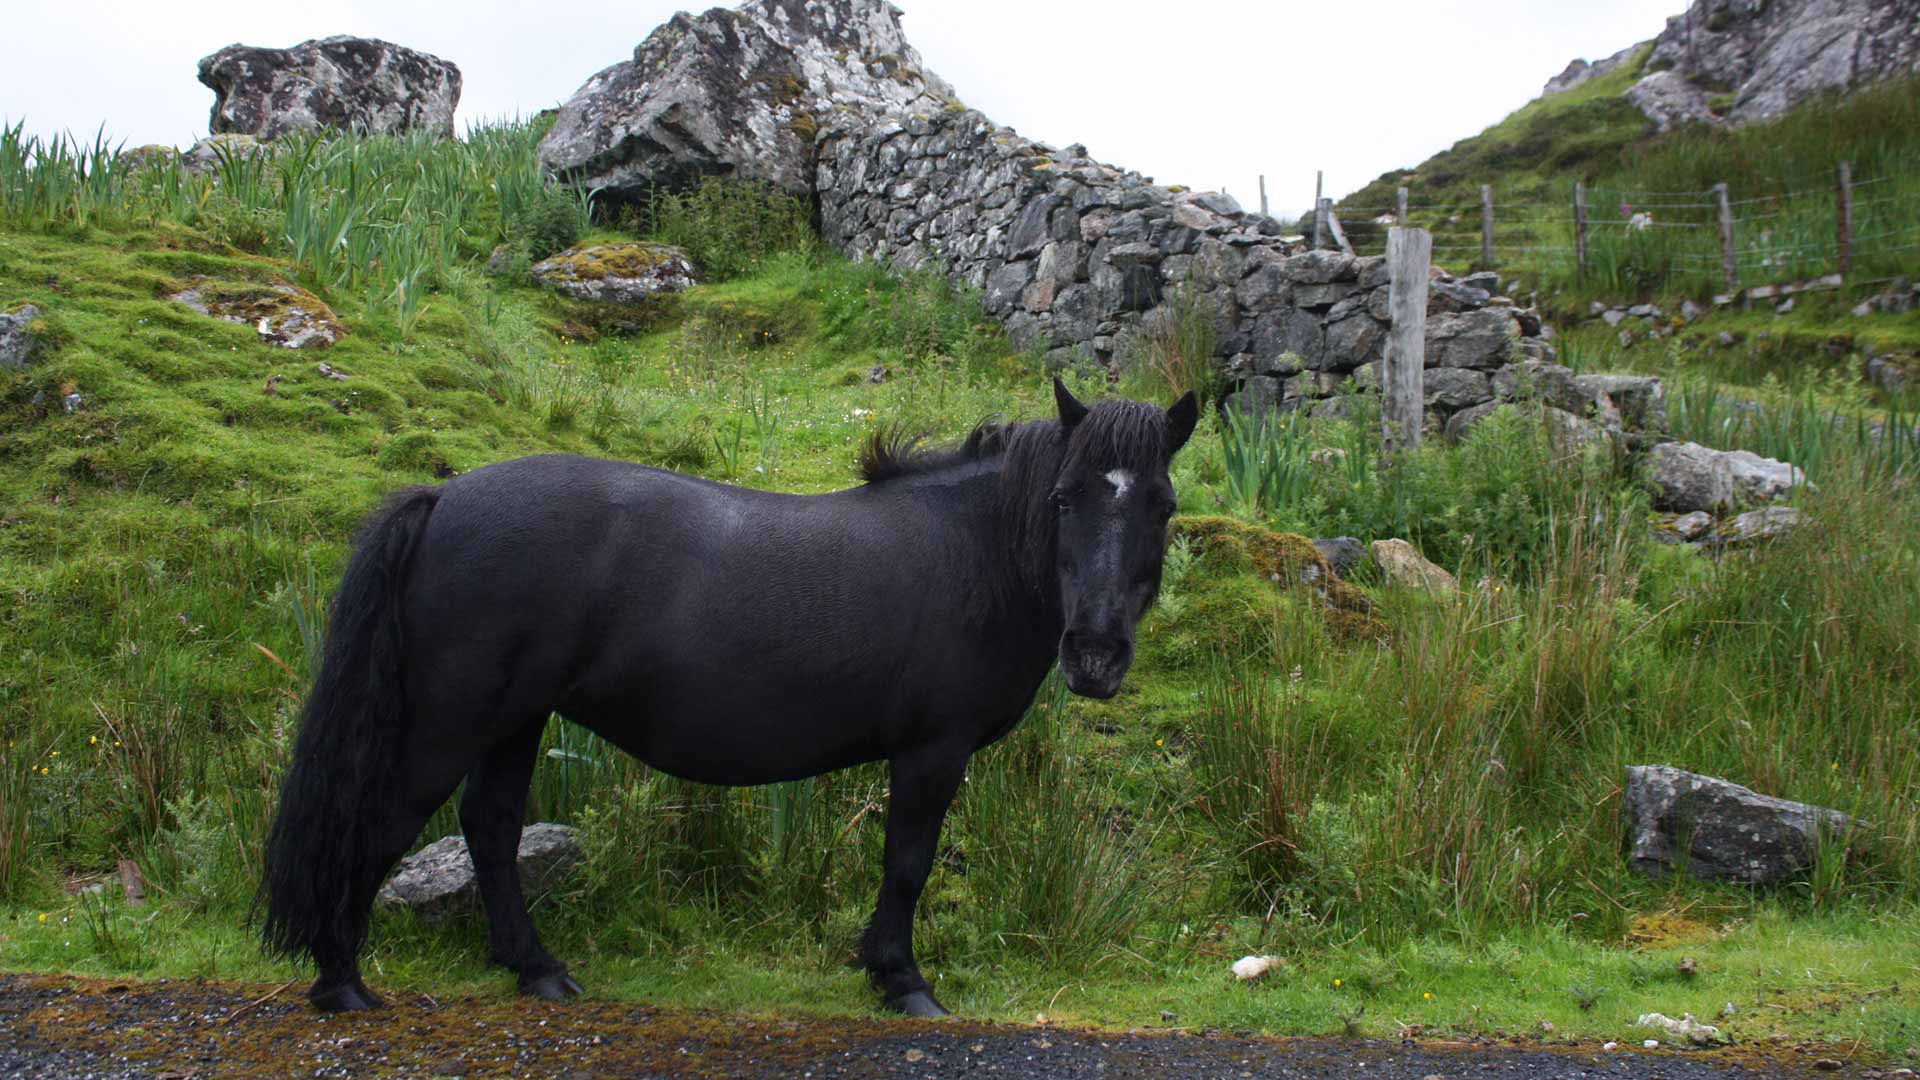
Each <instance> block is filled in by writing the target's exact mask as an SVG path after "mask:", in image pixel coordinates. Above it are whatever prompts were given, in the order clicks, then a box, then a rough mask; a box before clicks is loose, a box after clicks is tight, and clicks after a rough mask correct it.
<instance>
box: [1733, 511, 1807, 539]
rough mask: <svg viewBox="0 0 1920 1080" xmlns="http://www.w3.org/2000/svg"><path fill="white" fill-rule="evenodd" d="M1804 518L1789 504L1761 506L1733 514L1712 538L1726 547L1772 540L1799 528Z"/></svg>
mask: <svg viewBox="0 0 1920 1080" xmlns="http://www.w3.org/2000/svg"><path fill="white" fill-rule="evenodd" d="M1806 519H1807V517H1806V514H1804V513H1802V512H1801V511H1799V510H1797V509H1795V508H1793V507H1791V506H1763V507H1761V508H1760V509H1758V510H1749V511H1747V512H1746V513H1744V514H1736V515H1734V517H1733V518H1732V519H1731V520H1729V521H1728V522H1727V523H1726V524H1725V525H1724V526H1722V527H1721V530H1720V532H1719V534H1718V535H1717V536H1715V537H1714V539H1715V541H1716V542H1717V543H1719V544H1720V545H1722V546H1726V547H1732V546H1735V545H1738V544H1751V543H1756V542H1758V541H1761V540H1772V539H1775V538H1777V537H1782V536H1785V535H1787V534H1788V533H1790V532H1792V531H1793V530H1795V529H1797V528H1799V527H1800V526H1801V525H1802V524H1804V523H1805V522H1806Z"/></svg>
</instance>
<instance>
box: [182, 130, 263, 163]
mask: <svg viewBox="0 0 1920 1080" xmlns="http://www.w3.org/2000/svg"><path fill="white" fill-rule="evenodd" d="M272 152H273V146H272V144H271V143H263V142H261V141H260V140H259V139H256V138H254V137H253V136H251V135H243V134H239V133H237V132H228V133H226V134H220V135H209V136H207V137H206V138H204V139H201V140H199V141H198V142H196V143H194V144H193V145H192V146H191V147H189V148H188V149H187V152H186V153H184V154H182V155H180V164H181V166H182V167H183V168H185V169H186V170H187V171H188V172H190V173H209V172H217V171H219V169H220V165H221V162H222V161H223V160H226V161H233V160H241V161H244V160H246V159H248V158H252V157H258V156H259V155H261V154H270V153H272Z"/></svg>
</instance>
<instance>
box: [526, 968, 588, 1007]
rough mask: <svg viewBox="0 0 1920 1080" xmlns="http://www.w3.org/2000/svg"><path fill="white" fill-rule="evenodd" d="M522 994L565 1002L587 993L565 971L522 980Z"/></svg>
mask: <svg viewBox="0 0 1920 1080" xmlns="http://www.w3.org/2000/svg"><path fill="white" fill-rule="evenodd" d="M520 992H521V993H523V994H527V995H529V996H531V997H537V998H542V999H544V1000H546V1001H565V1000H567V999H568V998H570V997H575V996H577V995H580V994H584V993H586V991H585V990H584V989H582V988H581V986H580V984H579V983H577V982H574V981H573V976H571V975H569V974H567V973H566V972H564V971H554V972H549V973H548V974H545V975H537V976H535V977H533V978H531V979H524V978H523V979H521V980H520Z"/></svg>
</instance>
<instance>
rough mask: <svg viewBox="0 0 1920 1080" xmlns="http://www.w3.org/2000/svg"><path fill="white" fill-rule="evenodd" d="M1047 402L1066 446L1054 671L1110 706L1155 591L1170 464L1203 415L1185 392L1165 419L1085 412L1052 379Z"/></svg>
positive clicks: (1129, 409) (1112, 401)
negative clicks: (1060, 618) (1055, 410)
mask: <svg viewBox="0 0 1920 1080" xmlns="http://www.w3.org/2000/svg"><path fill="white" fill-rule="evenodd" d="M1053 396H1054V401H1055V403H1056V404H1057V405H1058V406H1059V409H1060V430H1061V432H1062V435H1063V437H1064V438H1065V441H1066V452H1065V454H1064V455H1063V457H1062V459H1061V464H1060V472H1059V474H1058V476H1056V477H1055V479H1054V482H1053V489H1052V500H1053V507H1054V513H1055V515H1056V517H1057V519H1058V536H1059V542H1058V544H1057V546H1056V555H1055V565H1054V569H1055V573H1056V575H1057V577H1058V580H1059V584H1060V605H1061V610H1062V613H1063V614H1064V615H1065V618H1066V629H1065V631H1064V632H1063V633H1062V634H1061V635H1060V671H1061V673H1062V674H1064V675H1065V676H1066V679H1067V688H1068V689H1069V690H1072V691H1073V692H1074V693H1076V694H1080V695H1083V696H1085V697H1094V698H1109V697H1112V696H1113V695H1114V694H1115V693H1117V692H1118V691H1119V689H1120V680H1121V678H1122V677H1123V676H1125V675H1126V673H1127V668H1128V666H1129V665H1131V664H1132V663H1133V628H1134V624H1136V623H1138V622H1139V621H1140V619H1141V617H1142V616H1144V615H1145V614H1146V613H1147V608H1148V607H1150V606H1151V605H1152V604H1153V599H1154V597H1155V596H1156V595H1158V593H1159V591H1160V565H1161V563H1162V561H1163V560H1164V559H1165V558H1166V554H1167V522H1168V520H1169V519H1171V518H1172V517H1173V510H1174V495H1173V484H1172V482H1171V481H1169V480H1168V479H1167V466H1168V465H1169V464H1171V463H1172V461H1173V455H1174V454H1176V453H1178V452H1179V450H1180V448H1181V447H1182V446H1185V445H1186V442H1187V438H1188V436H1190V435H1192V434H1193V425H1194V423H1195V421H1197V420H1198V419H1199V418H1200V407H1199V404H1198V403H1197V402H1196V401H1195V400H1194V397H1193V394H1192V393H1191V392H1189V393H1188V394H1186V395H1185V396H1184V397H1182V398H1181V399H1180V400H1179V401H1178V402H1176V403H1175V404H1174V406H1173V408H1171V409H1168V410H1166V411H1165V412H1162V411H1161V410H1160V409H1158V408H1156V407H1154V406H1152V405H1147V404H1145V403H1142V402H1138V401H1126V400H1123V399H1118V398H1109V399H1107V400H1104V401H1101V402H1099V403H1097V404H1095V405H1094V406H1093V407H1092V408H1091V409H1089V408H1088V407H1087V406H1085V405H1083V404H1081V403H1080V402H1079V401H1078V400H1076V399H1075V398H1074V396H1073V394H1072V393H1070V392H1068V390H1067V388H1066V386H1065V384H1063V383H1061V382H1060V380H1058V379H1055V380H1054V382H1053Z"/></svg>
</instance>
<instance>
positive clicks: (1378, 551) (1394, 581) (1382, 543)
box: [1371, 540, 1460, 595]
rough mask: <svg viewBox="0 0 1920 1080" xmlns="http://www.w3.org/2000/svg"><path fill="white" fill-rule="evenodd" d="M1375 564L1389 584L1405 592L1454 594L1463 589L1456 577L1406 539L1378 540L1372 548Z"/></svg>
mask: <svg viewBox="0 0 1920 1080" xmlns="http://www.w3.org/2000/svg"><path fill="white" fill-rule="evenodd" d="M1371 548H1372V551H1373V562H1374V565H1376V566H1378V567H1379V568H1380V575H1381V576H1382V577H1384V578H1385V579H1386V581H1387V584H1389V585H1393V586H1396V587H1399V588H1403V589H1425V590H1426V591H1428V592H1430V593H1434V594H1436V595H1438V594H1446V593H1452V592H1454V591H1455V590H1457V589H1458V588H1459V587H1460V583H1459V582H1458V581H1457V580H1455V578H1454V576H1453V575H1452V574H1449V573H1447V572H1446V571H1445V570H1442V569H1441V568H1439V567H1438V566H1435V565H1434V564H1432V563H1430V562H1428V561H1427V560H1426V559H1425V558H1424V557H1422V556H1421V554H1420V552H1419V551H1418V550H1417V549H1415V548H1414V546H1413V545H1412V544H1409V543H1407V542H1406V541H1405V540H1375V541H1374V542H1373V544H1372V545H1371Z"/></svg>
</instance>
